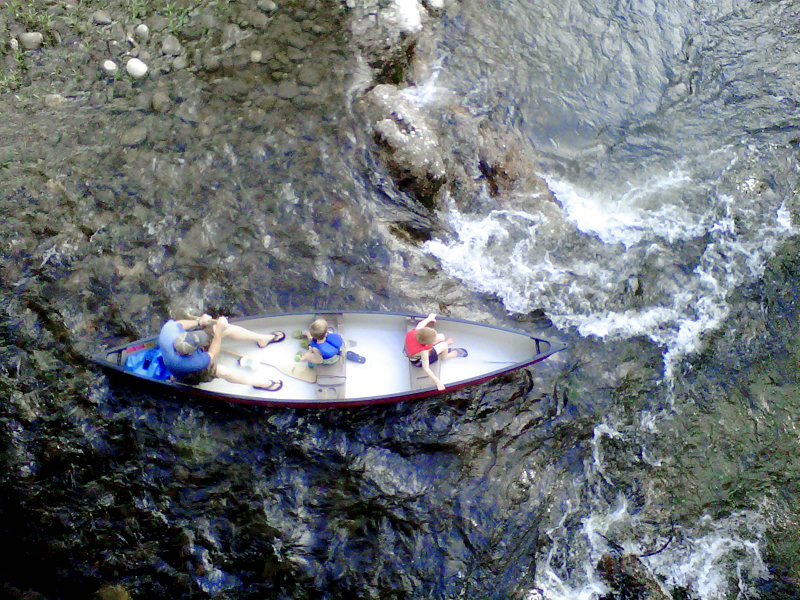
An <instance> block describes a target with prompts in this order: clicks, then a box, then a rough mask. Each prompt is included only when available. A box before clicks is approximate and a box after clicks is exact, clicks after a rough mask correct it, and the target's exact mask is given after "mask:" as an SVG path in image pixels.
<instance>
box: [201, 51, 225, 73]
mask: <svg viewBox="0 0 800 600" xmlns="http://www.w3.org/2000/svg"><path fill="white" fill-rule="evenodd" d="M221 65H222V58H220V56H218V55H217V54H206V55H205V56H203V68H204V69H205V70H206V71H216V70H217V69H219V68H220V66H221Z"/></svg>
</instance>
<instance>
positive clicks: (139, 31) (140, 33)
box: [133, 23, 150, 42]
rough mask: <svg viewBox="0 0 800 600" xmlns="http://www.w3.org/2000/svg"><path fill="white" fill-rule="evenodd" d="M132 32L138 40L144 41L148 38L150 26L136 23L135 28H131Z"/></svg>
mask: <svg viewBox="0 0 800 600" xmlns="http://www.w3.org/2000/svg"><path fill="white" fill-rule="evenodd" d="M133 33H134V34H135V35H136V39H137V40H139V41H140V42H146V41H147V40H148V39H150V28H149V27H148V26H147V25H145V24H144V23H142V24H140V25H137V26H136V29H134V30H133Z"/></svg>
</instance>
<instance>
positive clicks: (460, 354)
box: [452, 348, 469, 358]
mask: <svg viewBox="0 0 800 600" xmlns="http://www.w3.org/2000/svg"><path fill="white" fill-rule="evenodd" d="M452 350H453V352H455V353H456V358H466V357H467V356H469V352H467V349H466V348H453V349H452Z"/></svg>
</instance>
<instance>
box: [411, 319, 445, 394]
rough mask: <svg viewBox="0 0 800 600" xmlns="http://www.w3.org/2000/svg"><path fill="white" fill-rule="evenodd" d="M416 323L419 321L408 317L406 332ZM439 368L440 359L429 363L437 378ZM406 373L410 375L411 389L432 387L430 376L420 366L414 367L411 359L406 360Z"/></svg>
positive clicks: (439, 372) (439, 376) (439, 371)
mask: <svg viewBox="0 0 800 600" xmlns="http://www.w3.org/2000/svg"><path fill="white" fill-rule="evenodd" d="M418 323H419V321H417V320H416V319H412V318H409V319H408V328H407V329H406V331H407V332H408V331H411V330H412V329H416V328H417V324H418ZM441 368H442V361H440V360H437V361H436V362H435V363H433V364H432V365H431V371H433V374H434V375H436V376H437V377H438V378H439V379H441ZM408 374H409V377H410V381H411V389H412V390H422V389H425V388H429V387H434V385H433V381H431V378H430V377H428V374H427V373H426V372H425V370H424V369H423V368H422V367H415V366H414V365H412V364H411V361H408Z"/></svg>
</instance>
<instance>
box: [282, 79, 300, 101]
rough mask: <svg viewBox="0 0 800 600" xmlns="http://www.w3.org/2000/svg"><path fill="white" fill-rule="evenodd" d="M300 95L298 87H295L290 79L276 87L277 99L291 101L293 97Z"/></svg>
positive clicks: (295, 84)
mask: <svg viewBox="0 0 800 600" xmlns="http://www.w3.org/2000/svg"><path fill="white" fill-rule="evenodd" d="M299 93H300V86H298V85H297V83H295V82H294V81H293V80H291V79H285V80H283V81H281V83H280V85H279V86H278V91H277V94H278V98H283V99H284V100H291V99H292V98H294V97H295V96H297V95H298V94H299Z"/></svg>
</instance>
